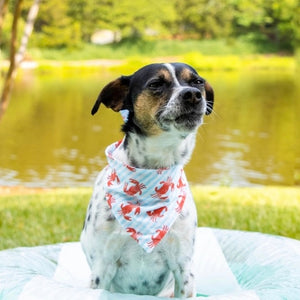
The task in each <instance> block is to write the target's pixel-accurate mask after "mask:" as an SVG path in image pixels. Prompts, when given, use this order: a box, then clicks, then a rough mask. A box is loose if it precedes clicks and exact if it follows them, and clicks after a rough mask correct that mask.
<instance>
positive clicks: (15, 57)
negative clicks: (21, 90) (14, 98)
mask: <svg viewBox="0 0 300 300" xmlns="http://www.w3.org/2000/svg"><path fill="white" fill-rule="evenodd" d="M39 3H40V0H34V3H33V4H32V6H31V7H30V10H29V12H28V17H27V21H26V25H25V29H24V33H23V36H22V39H21V44H20V48H19V51H18V52H17V40H18V36H17V35H18V34H17V33H18V22H19V19H20V16H21V11H22V5H23V0H17V1H16V3H15V10H14V16H13V24H12V29H11V41H10V58H9V61H10V65H9V69H8V71H7V73H6V76H5V80H4V84H3V89H2V94H1V98H0V120H1V119H2V117H3V115H4V113H5V111H6V110H7V107H8V104H9V99H10V92H11V89H12V86H13V82H14V79H15V76H16V71H17V69H18V67H19V65H20V63H21V62H22V60H23V58H24V55H25V51H26V48H27V44H28V40H29V37H30V35H31V33H32V29H33V24H34V20H35V18H36V16H37V13H38V9H39Z"/></svg>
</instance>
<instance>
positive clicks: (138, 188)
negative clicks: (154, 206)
mask: <svg viewBox="0 0 300 300" xmlns="http://www.w3.org/2000/svg"><path fill="white" fill-rule="evenodd" d="M129 181H130V182H131V183H133V184H134V185H132V186H131V187H129V188H128V183H127V182H125V185H124V188H123V191H124V193H125V194H127V195H128V196H134V195H136V194H140V195H142V193H143V192H142V189H145V188H146V186H145V185H144V184H143V183H139V182H138V181H137V180H135V179H132V178H130V179H129Z"/></svg>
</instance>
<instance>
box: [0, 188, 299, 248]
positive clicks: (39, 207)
mask: <svg viewBox="0 0 300 300" xmlns="http://www.w3.org/2000/svg"><path fill="white" fill-rule="evenodd" d="M91 192H92V191H91V189H62V190H61V189H60V190H53V191H49V192H45V193H39V194H35V195H10V196H0V235H1V240H0V249H5V248H12V247H18V246H34V245H41V244H52V243H59V242H69V241H78V240H79V236H80V232H81V228H82V225H83V220H84V217H85V213H86V208H87V205H88V202H89V198H90V196H91ZM192 193H193V195H194V199H195V202H196V206H197V211H198V225H199V226H208V227H218V228H226V229H239V230H249V231H259V232H263V233H271V234H277V235H283V236H287V237H291V238H296V239H300V233H299V230H297V229H298V228H297V226H296V225H297V224H299V223H300V190H299V189H297V188H277V187H268V188H226V187H203V186H194V187H192Z"/></svg>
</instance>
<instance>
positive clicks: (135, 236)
mask: <svg viewBox="0 0 300 300" xmlns="http://www.w3.org/2000/svg"><path fill="white" fill-rule="evenodd" d="M126 231H127V232H129V233H130V236H131V237H132V238H133V239H134V240H136V241H137V242H138V241H139V237H140V236H142V234H141V233H140V232H137V231H136V230H135V229H134V228H132V227H128V228H127V229H126Z"/></svg>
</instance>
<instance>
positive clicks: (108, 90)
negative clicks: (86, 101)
mask: <svg viewBox="0 0 300 300" xmlns="http://www.w3.org/2000/svg"><path fill="white" fill-rule="evenodd" d="M130 79H131V76H121V77H119V78H117V79H116V80H114V81H112V82H110V83H109V84H107V85H106V86H105V87H104V88H103V90H102V91H101V92H100V94H99V96H98V98H97V100H96V102H95V104H94V106H93V109H92V112H91V113H92V115H94V114H95V113H96V112H97V111H98V109H99V107H100V104H101V103H103V104H104V105H105V106H106V107H108V108H111V109H112V110H114V111H120V110H121V109H125V108H126V105H125V100H126V97H127V94H128V91H129V84H130Z"/></svg>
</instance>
